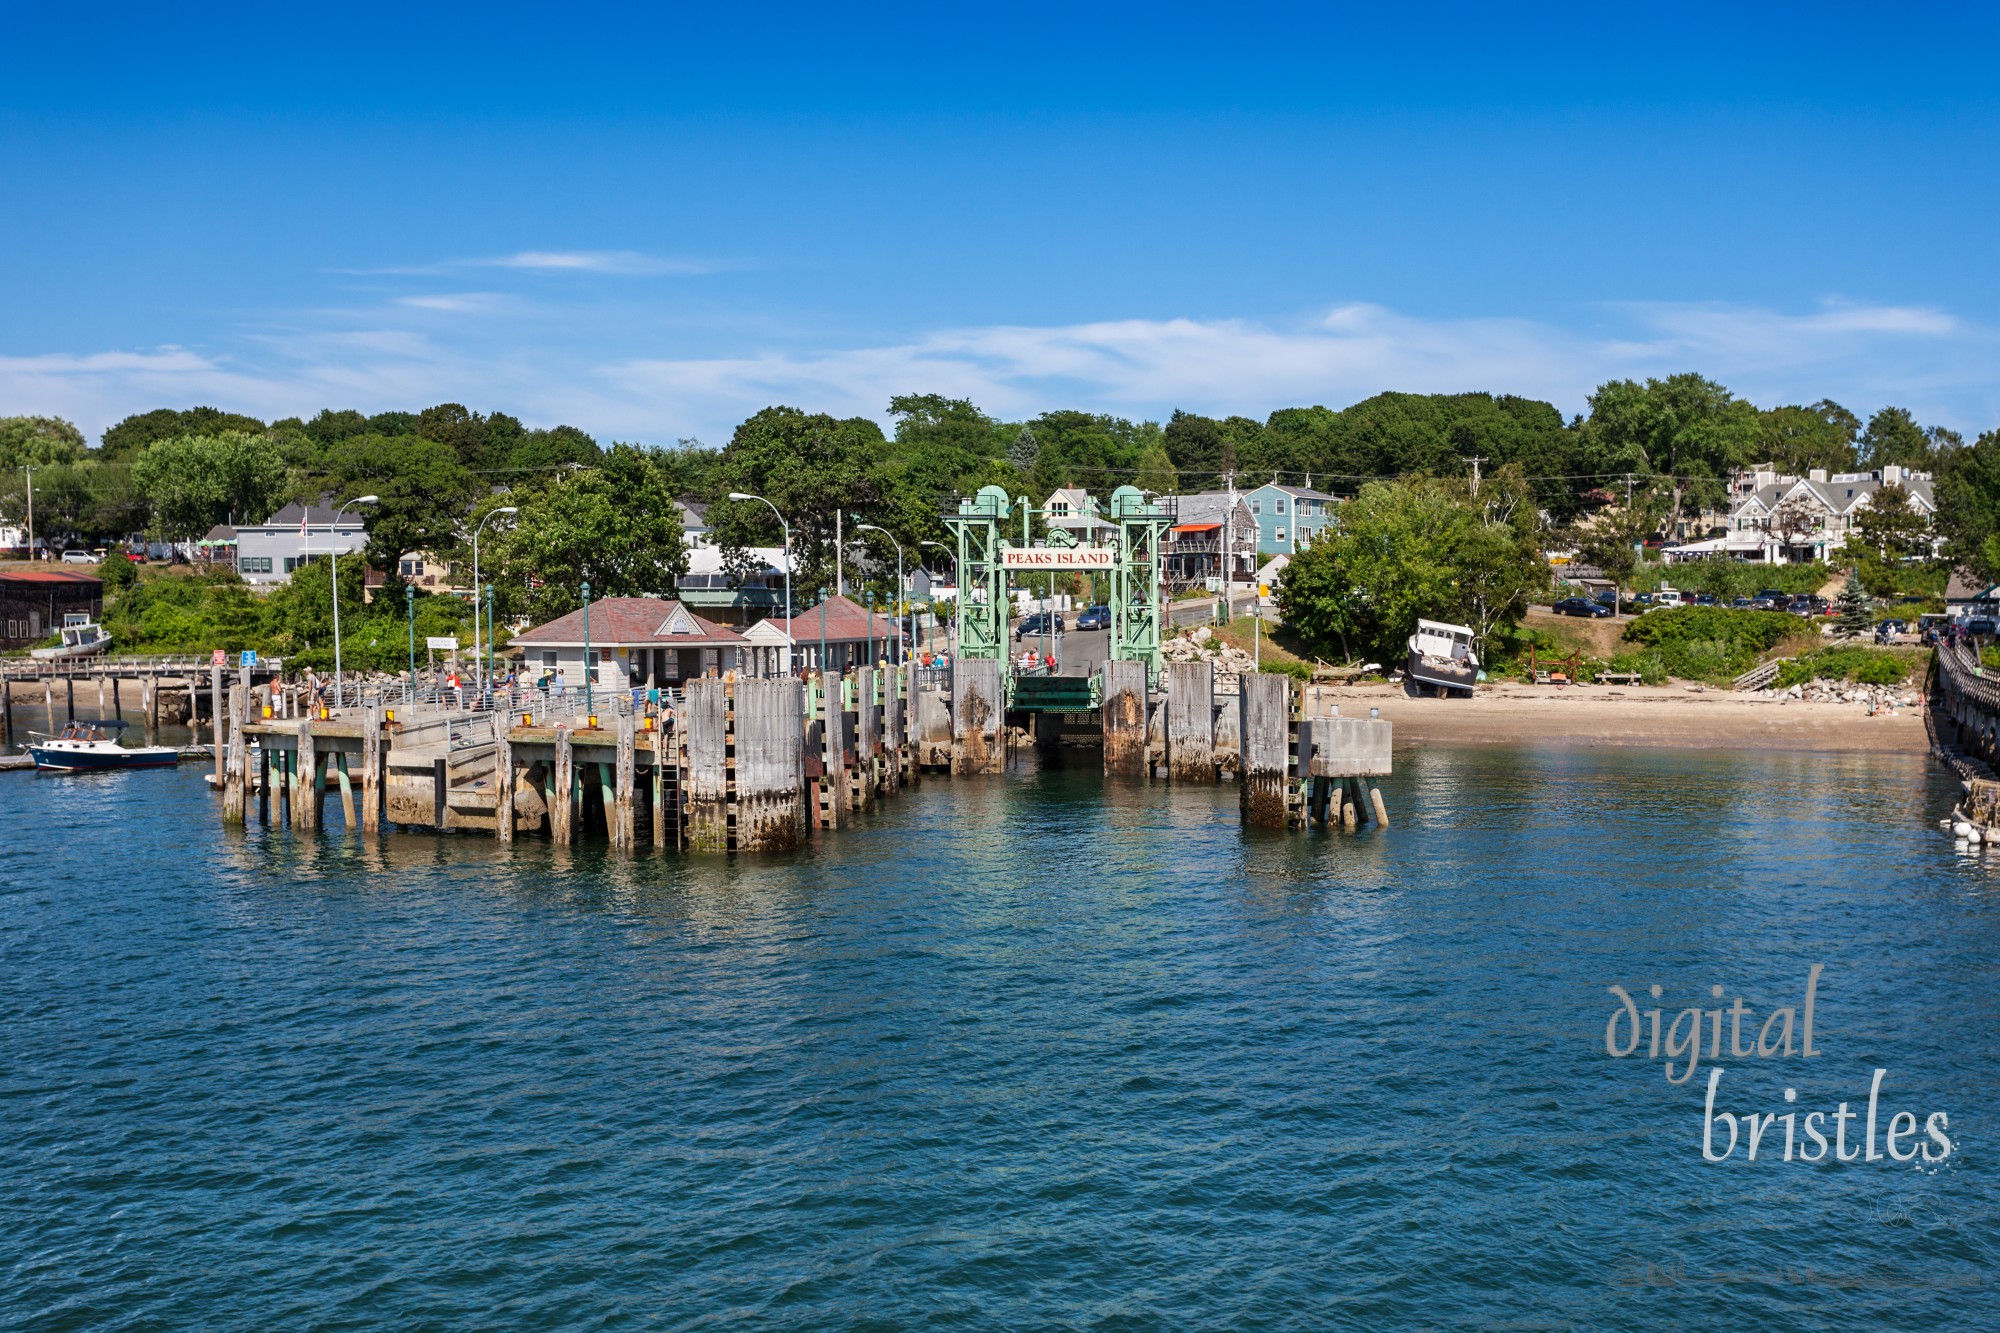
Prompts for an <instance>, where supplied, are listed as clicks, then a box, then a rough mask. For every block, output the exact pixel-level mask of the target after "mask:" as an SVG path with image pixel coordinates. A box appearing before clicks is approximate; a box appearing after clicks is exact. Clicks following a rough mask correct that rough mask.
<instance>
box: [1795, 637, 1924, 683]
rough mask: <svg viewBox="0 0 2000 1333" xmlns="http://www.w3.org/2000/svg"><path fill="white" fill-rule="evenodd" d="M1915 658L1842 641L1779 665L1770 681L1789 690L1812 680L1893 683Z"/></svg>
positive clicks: (1907, 672)
mask: <svg viewBox="0 0 2000 1333" xmlns="http://www.w3.org/2000/svg"><path fill="white" fill-rule="evenodd" d="M1915 666H1916V659H1915V658H1913V657H1911V656H1910V655H1908V654H1906V653H1900V652H1896V651H1893V650H1891V649H1887V648H1868V647H1864V646H1862V645H1860V644H1843V645H1841V646H1840V647H1837V648H1816V649H1814V650H1812V651H1811V652H1806V653H1801V654H1800V655H1799V656H1797V657H1795V658H1793V659H1792V660H1791V661H1789V662H1786V663H1784V664H1783V665H1781V666H1780V667H1779V668H1778V675H1777V678H1776V679H1775V680H1774V681H1773V682H1772V684H1773V685H1775V686H1776V687H1777V688H1778V689H1781V690H1788V689H1790V688H1791V687H1792V686H1794V685H1804V684H1806V683H1807V682H1809V681H1814V680H1850V681H1854V682H1857V683H1858V684H1862V685H1896V684H1899V683H1901V682H1902V681H1903V680H1904V679H1906V678H1907V677H1908V676H1909V674H1910V672H1911V671H1912V670H1914V669H1915Z"/></svg>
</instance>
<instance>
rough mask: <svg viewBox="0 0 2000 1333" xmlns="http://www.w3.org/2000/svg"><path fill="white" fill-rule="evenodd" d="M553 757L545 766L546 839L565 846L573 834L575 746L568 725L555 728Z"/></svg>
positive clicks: (574, 832) (574, 825)
mask: <svg viewBox="0 0 2000 1333" xmlns="http://www.w3.org/2000/svg"><path fill="white" fill-rule="evenodd" d="M555 746H556V760H555V763H554V764H552V765H550V767H549V797H548V805H549V839H550V841H552V842H554V843H555V845H556V846H558V847H567V846H569V845H570V843H571V841H573V840H574V838H575V835H576V800H575V796H574V793H575V790H576V750H575V747H574V746H573V745H571V743H570V736H569V728H568V727H557V728H556V739H555Z"/></svg>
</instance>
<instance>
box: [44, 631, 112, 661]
mask: <svg viewBox="0 0 2000 1333" xmlns="http://www.w3.org/2000/svg"><path fill="white" fill-rule="evenodd" d="M61 632H62V642H61V643H60V644H58V645H57V646H55V647H53V648H37V649H35V650H33V651H32V652H30V653H29V654H28V655H29V656H30V657H36V658H40V659H41V660H42V661H44V662H49V661H62V660H65V659H68V658H72V657H95V656H97V655H98V654H99V653H101V652H104V651H105V650H106V649H108V648H110V647H111V635H110V633H109V632H108V631H106V630H105V628H104V626H102V625H99V624H97V623H95V622H92V621H86V622H84V623H83V624H80V625H64V626H63V627H62V631H61Z"/></svg>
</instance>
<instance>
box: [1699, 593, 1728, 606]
mask: <svg viewBox="0 0 2000 1333" xmlns="http://www.w3.org/2000/svg"><path fill="white" fill-rule="evenodd" d="M1694 604H1695V605H1696V606H1720V605H1721V604H1722V602H1721V599H1720V598H1718V597H1717V596H1716V595H1715V594H1714V593H1712V592H1698V593H1696V594H1695V595H1694Z"/></svg>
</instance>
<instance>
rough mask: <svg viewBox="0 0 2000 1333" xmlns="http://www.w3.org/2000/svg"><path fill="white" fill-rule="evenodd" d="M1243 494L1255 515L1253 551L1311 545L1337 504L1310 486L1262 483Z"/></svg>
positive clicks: (1282, 551) (1276, 551)
mask: <svg viewBox="0 0 2000 1333" xmlns="http://www.w3.org/2000/svg"><path fill="white" fill-rule="evenodd" d="M1243 494H1244V495H1245V496H1246V497H1247V498H1248V499H1249V501H1250V512H1251V513H1252V514H1255V515H1256V516H1257V554H1259V555H1291V554H1293V553H1295V552H1298V551H1303V550H1305V549H1306V548H1307V547H1308V546H1311V545H1312V544H1313V538H1315V537H1317V536H1319V534H1320V533H1321V532H1322V531H1324V530H1325V529H1326V528H1328V527H1330V526H1332V524H1333V507H1334V505H1336V504H1337V503H1339V502H1338V501H1337V500H1335V499H1334V498H1333V497H1332V496H1331V495H1328V494H1326V493H1325V492H1324V491H1316V490H1314V489H1312V488H1311V487H1310V486H1280V485H1279V484H1278V483H1277V482H1275V481H1271V482H1266V483H1264V484H1263V485H1262V486H1259V487H1258V488H1257V489H1256V490H1254V491H1245V492H1243Z"/></svg>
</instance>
